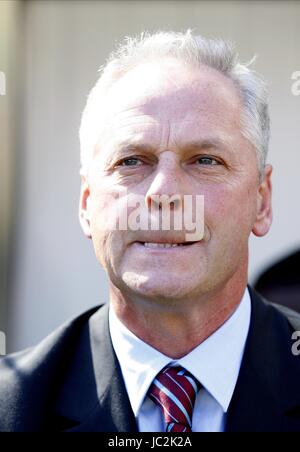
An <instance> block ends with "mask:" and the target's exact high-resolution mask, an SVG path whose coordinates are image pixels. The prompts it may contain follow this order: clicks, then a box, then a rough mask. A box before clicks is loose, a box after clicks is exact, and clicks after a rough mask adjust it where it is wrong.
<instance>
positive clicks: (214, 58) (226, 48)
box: [80, 29, 270, 178]
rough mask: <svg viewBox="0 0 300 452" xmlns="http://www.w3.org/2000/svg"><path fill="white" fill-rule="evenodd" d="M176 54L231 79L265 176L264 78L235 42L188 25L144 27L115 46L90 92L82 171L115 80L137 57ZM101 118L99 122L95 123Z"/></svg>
mask: <svg viewBox="0 0 300 452" xmlns="http://www.w3.org/2000/svg"><path fill="white" fill-rule="evenodd" d="M170 56H171V57H175V58H177V59H178V60H180V61H182V62H184V63H185V64H189V65H192V66H193V67H196V68H199V67H201V66H202V65H206V66H209V67H211V68H213V69H216V70H217V71H219V72H221V73H222V74H223V75H225V76H226V77H228V78H229V79H231V80H232V81H233V83H234V84H235V86H236V87H237V89H238V92H239V93H240V95H241V99H242V102H243V105H244V108H243V111H242V117H241V123H242V133H243V135H244V137H245V138H247V139H248V140H249V141H250V142H251V143H252V144H253V146H254V147H255V149H256V152H257V158H258V169H259V172H260V176H261V178H262V177H263V171H264V167H265V164H266V158H267V153H268V145H269V135H270V120H269V112H268V92H267V88H266V84H265V82H264V81H263V79H262V78H261V77H260V76H259V75H258V74H257V73H256V72H255V71H254V70H253V69H250V67H249V66H250V65H251V64H252V62H253V61H254V59H255V58H254V59H252V60H251V61H250V62H249V63H247V64H241V63H239V62H238V54H237V52H236V50H235V48H234V45H233V44H232V43H231V42H227V41H223V40H221V39H207V38H204V37H202V36H195V35H194V34H193V32H192V31H191V30H190V29H189V30H187V31H186V32H185V33H181V32H180V33H179V32H157V33H154V34H150V33H148V32H144V33H142V34H141V35H140V36H137V37H126V38H125V39H124V41H123V42H122V43H121V44H120V45H119V47H117V49H116V50H115V51H113V52H112V53H111V54H110V56H109V58H108V60H107V62H106V64H105V65H103V66H101V67H100V69H99V72H100V74H101V75H100V77H99V79H98V82H97V83H96V85H95V86H94V88H93V89H92V91H91V92H90V94H89V96H88V100H87V104H86V107H85V109H84V112H83V115H82V121H81V126H80V147H81V170H80V173H81V174H86V173H87V171H88V166H89V162H90V161H91V159H92V157H93V153H94V149H95V146H96V143H97V141H98V138H99V127H100V126H101V117H102V118H103V115H104V112H103V111H101V100H100V98H101V96H102V98H103V97H104V96H105V95H106V94H107V92H108V90H109V89H110V87H111V85H112V84H113V82H114V81H115V80H118V79H119V78H120V77H122V75H124V74H125V73H126V72H128V71H129V70H130V69H132V68H134V67H136V66H137V65H138V64H139V63H142V62H144V61H149V59H154V60H156V61H158V60H159V59H161V58H164V57H170ZM95 118H97V124H94V123H93V121H94V122H95Z"/></svg>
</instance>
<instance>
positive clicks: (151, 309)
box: [110, 276, 247, 359]
mask: <svg viewBox="0 0 300 452" xmlns="http://www.w3.org/2000/svg"><path fill="white" fill-rule="evenodd" d="M246 285H247V278H246V276H245V277H244V278H238V281H237V280H236V279H235V278H234V280H231V281H229V282H228V283H227V284H225V285H224V286H223V287H220V288H217V289H215V290H213V291H210V292H209V293H205V294H198V296H196V297H191V298H187V297H185V299H184V300H176V301H175V302H169V303H166V302H164V303H162V302H157V300H155V301H153V300H145V299H141V298H140V297H139V298H138V299H137V298H136V297H132V296H130V295H127V294H125V295H124V292H123V291H122V293H121V291H120V290H119V289H117V288H116V287H115V286H113V285H111V286H110V302H111V304H112V306H113V309H114V311H115V313H116V315H117V317H118V318H119V320H120V321H121V322H122V323H123V324H124V325H125V326H126V327H127V328H128V329H129V330H130V331H131V332H132V333H133V334H135V335H136V336H137V337H139V338H140V339H141V340H143V341H144V342H146V343H147V344H149V345H150V346H151V347H153V348H155V349H156V350H158V351H160V352H161V353H163V354H164V355H166V356H169V357H170V358H172V359H180V358H182V357H183V356H185V355H187V354H188V353H190V352H191V351H192V350H193V349H194V348H195V347H197V346H198V345H200V344H201V343H202V342H203V341H205V340H206V339H207V338H208V337H209V336H211V335H212V334H213V333H214V332H215V331H216V330H217V329H218V328H220V327H221V326H222V325H223V324H224V323H225V322H226V320H228V319H229V317H230V316H231V315H232V314H233V313H234V311H235V310H236V308H237V307H238V305H239V304H240V302H241V299H242V297H243V294H244V292H245V289H246Z"/></svg>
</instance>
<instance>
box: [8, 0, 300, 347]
mask: <svg viewBox="0 0 300 452" xmlns="http://www.w3.org/2000/svg"><path fill="white" fill-rule="evenodd" d="M299 24H300V2H297V1H294V2H293V1H244V0H241V1H239V0H233V1H224V0H221V1H211V0H210V1H197V0H194V1H187V0H183V1H171V0H166V1H159V0H152V1H143V0H139V1H138V0H136V1H124V0H120V1H111V0H110V1H102V0H98V1H97V0H91V1H87V0H84V1H83V0H66V1H62V0H60V1H56V0H53V1H50V0H49V1H48V0H27V1H21V0H8V1H6V0H2V1H0V71H4V72H5V74H6V77H7V92H6V96H0V138H1V142H0V146H1V152H0V158H1V160H0V166H1V167H0V183H1V185H0V188H1V190H0V191H1V198H0V200H1V229H0V246H1V300H0V330H3V331H5V332H6V334H7V345H8V351H9V352H11V351H16V350H19V349H21V348H24V347H27V346H30V345H33V344H35V343H37V342H38V341H39V340H41V339H42V338H43V337H44V336H45V335H47V334H48V333H49V332H50V331H52V330H53V329H54V328H55V327H57V326H58V325H59V324H61V323H62V322H63V321H64V320H65V319H68V318H69V317H72V316H75V315H77V314H79V313H81V312H82V311H84V310H86V309H88V308H89V307H90V306H94V305H96V304H99V303H100V302H104V301H107V296H108V289H107V283H106V279H105V274H104V272H103V270H102V269H101V268H100V267H99V265H98V263H97V261H96V259H95V257H94V253H93V249H92V244H91V241H89V240H87V239H85V238H84V237H83V234H82V233H81V230H80V227H79V223H78V219H77V218H78V217H77V210H78V195H79V187H80V179H79V176H78V171H79V141H78V127H79V123H80V116H81V112H82V110H83V107H84V105H85V101H86V96H87V94H88V92H89V90H90V89H91V87H92V86H93V84H94V83H95V81H96V79H97V69H98V68H99V66H100V65H101V64H103V63H104V60H105V58H106V57H107V55H108V53H109V52H110V51H111V50H112V49H113V48H114V46H115V44H116V42H118V41H119V40H120V39H121V38H123V37H124V36H125V35H131V34H136V33H140V32H141V31H143V30H149V31H155V30H159V29H162V30H170V29H171V30H175V31H184V30H186V29H187V28H193V29H194V30H195V31H197V32H198V33H199V34H203V35H205V36H208V37H222V38H226V39H228V38H229V39H231V40H233V41H235V42H236V43H237V47H238V49H239V53H240V56H241V58H242V59H243V60H244V61H248V60H249V59H250V58H251V57H252V56H253V55H254V54H257V55H258V60H257V63H256V69H257V70H258V72H260V73H261V74H262V75H263V76H264V77H265V79H266V80H267V82H268V83H269V87H270V93H271V100H270V112H271V120H272V136H271V143H270V154H269V162H270V163H272V164H273V166H274V177H273V183H274V223H273V227H272V230H271V232H270V233H269V235H268V236H267V237H265V238H263V239H258V238H254V237H253V238H251V259H250V274H249V280H250V282H251V281H252V282H253V281H254V279H255V278H256V276H257V275H258V274H259V273H260V272H261V271H262V270H263V269H264V268H266V267H268V266H269V265H270V264H271V263H273V262H274V261H276V260H277V259H279V258H280V257H282V256H284V255H286V254H288V253H289V252H290V251H292V250H293V249H296V248H299V247H300V208H299V197H300V149H299V148H300V121H299V120H300V96H298V97H297V96H293V95H292V93H291V85H292V80H291V76H292V73H293V72H295V71H297V70H298V71H299V70H300V47H299V46H300V26H299Z"/></svg>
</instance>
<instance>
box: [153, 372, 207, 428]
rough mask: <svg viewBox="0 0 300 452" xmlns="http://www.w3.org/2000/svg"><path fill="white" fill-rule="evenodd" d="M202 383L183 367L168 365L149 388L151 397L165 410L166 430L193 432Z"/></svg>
mask: <svg viewBox="0 0 300 452" xmlns="http://www.w3.org/2000/svg"><path fill="white" fill-rule="evenodd" d="M200 389H201V385H200V383H199V382H198V381H197V380H196V378H194V377H193V376H192V375H191V374H190V373H189V372H188V371H187V370H186V369H184V368H183V367H166V368H164V369H163V370H162V371H161V372H160V373H159V374H158V375H157V377H156V378H155V379H154V380H153V383H152V385H151V387H150V389H149V393H148V395H149V397H150V399H151V400H153V402H154V403H155V404H156V405H158V406H159V407H160V409H161V410H162V412H163V415H164V418H165V421H166V424H167V427H166V432H191V431H192V417H193V410H194V405H195V400H196V396H197V393H198V392H199V391H200Z"/></svg>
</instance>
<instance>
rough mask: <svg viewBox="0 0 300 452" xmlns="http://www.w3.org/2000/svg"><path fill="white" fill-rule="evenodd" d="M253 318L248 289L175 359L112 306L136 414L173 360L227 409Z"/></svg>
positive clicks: (117, 350) (113, 328) (112, 327)
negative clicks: (139, 333) (136, 330)
mask: <svg viewBox="0 0 300 452" xmlns="http://www.w3.org/2000/svg"><path fill="white" fill-rule="evenodd" d="M250 318H251V300H250V295H249V291H248V289H246V290H245V293H244V296H243V298H242V300H241V303H240V304H239V306H238V307H237V309H236V310H235V312H234V313H233V314H232V316H231V317H230V318H229V319H228V320H227V321H226V322H225V323H224V324H223V325H222V326H221V327H220V328H219V329H218V330H217V331H215V332H214V333H213V334H212V335H211V336H210V337H209V338H208V339H206V340H205V341H204V342H202V343H201V344H200V345H198V347H196V348H195V349H194V350H192V351H191V352H190V353H189V354H188V355H186V356H184V357H183V358H181V359H179V360H173V359H172V358H170V357H168V356H166V355H164V354H162V353H160V352H159V351H158V350H156V349H154V348H153V347H151V346H150V345H148V344H146V343H145V342H143V341H142V340H141V339H139V338H138V337H137V336H135V335H134V334H133V333H132V332H131V331H129V330H128V328H126V327H125V325H123V323H122V322H120V320H119V319H118V318H117V316H116V314H115V312H114V310H113V309H112V306H110V310H109V327H110V335H111V339H112V344H113V347H114V350H115V353H116V355H117V358H118V361H119V363H120V367H121V371H122V375H123V378H124V381H125V386H126V389H127V392H128V396H129V400H130V403H131V406H132V410H133V412H134V414H135V416H136V417H137V416H138V412H139V410H140V408H141V405H142V403H143V401H144V399H145V397H146V395H147V392H148V389H149V387H150V385H151V383H152V381H153V380H154V378H155V377H156V375H157V374H158V373H159V372H160V371H161V370H162V369H163V368H164V367H165V366H167V365H170V364H171V365H180V366H182V367H184V368H185V369H187V370H188V371H189V372H190V373H191V374H193V375H194V376H195V377H196V378H197V379H198V380H199V382H200V383H201V384H202V386H203V387H204V388H205V389H206V390H207V391H208V392H209V393H210V394H211V395H212V396H213V397H214V399H215V400H216V401H217V402H218V403H219V404H220V405H221V407H222V409H223V411H224V412H227V410H228V407H229V404H230V401H231V399H232V396H233V392H234V389H235V386H236V383H237V379H238V375H239V371H240V367H241V362H242V358H243V354H244V348H245V344H246V340H247V336H248V332H249V326H250Z"/></svg>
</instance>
